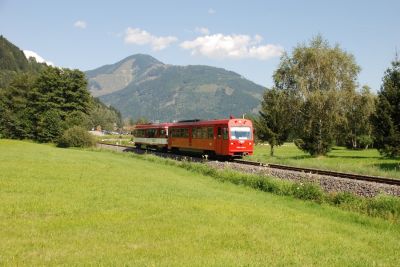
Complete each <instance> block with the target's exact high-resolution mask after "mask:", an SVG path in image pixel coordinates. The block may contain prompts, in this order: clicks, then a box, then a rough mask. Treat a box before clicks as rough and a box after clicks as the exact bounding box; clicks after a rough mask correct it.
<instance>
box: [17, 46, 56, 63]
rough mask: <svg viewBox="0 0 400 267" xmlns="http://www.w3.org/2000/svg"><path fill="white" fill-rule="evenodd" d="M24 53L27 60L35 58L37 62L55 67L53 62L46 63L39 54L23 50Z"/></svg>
mask: <svg viewBox="0 0 400 267" xmlns="http://www.w3.org/2000/svg"><path fill="white" fill-rule="evenodd" d="M23 52H24V54H25V57H26V58H27V59H29V58H30V57H33V58H34V59H36V62H39V63H46V64H47V65H50V66H54V64H53V62H50V61H46V60H45V59H44V58H42V57H41V56H39V55H38V54H37V53H35V52H33V51H29V50H23Z"/></svg>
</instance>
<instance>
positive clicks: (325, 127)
mask: <svg viewBox="0 0 400 267" xmlns="http://www.w3.org/2000/svg"><path fill="white" fill-rule="evenodd" d="M336 109H337V102H336V92H334V91H327V92H322V91H314V92H311V93H310V94H309V95H308V98H307V99H306V100H305V101H304V103H303V105H302V106H301V109H300V113H301V116H300V118H299V122H300V124H301V125H302V127H301V128H299V129H298V134H299V136H300V137H301V138H300V139H296V140H295V144H296V146H297V147H298V148H300V149H301V150H303V151H306V152H308V153H310V154H311V155H312V156H318V155H325V154H326V153H328V152H329V151H330V149H331V147H332V146H333V144H334V141H335V133H336V132H335V127H336V123H335V122H336V121H338V118H337V117H338V113H337V112H335V110H336Z"/></svg>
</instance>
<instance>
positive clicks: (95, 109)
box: [89, 98, 122, 131]
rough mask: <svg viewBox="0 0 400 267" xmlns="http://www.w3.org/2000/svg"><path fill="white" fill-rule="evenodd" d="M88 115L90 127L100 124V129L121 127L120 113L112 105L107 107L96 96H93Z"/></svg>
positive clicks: (109, 129)
mask: <svg viewBox="0 0 400 267" xmlns="http://www.w3.org/2000/svg"><path fill="white" fill-rule="evenodd" d="M89 115H90V124H91V128H96V127H98V126H100V128H101V129H102V130H108V131H112V130H114V128H121V127H122V118H121V113H120V112H119V111H118V110H116V109H115V108H114V107H111V106H110V107H107V106H106V105H105V104H103V103H102V102H101V101H100V100H99V99H97V98H94V101H93V104H92V109H91V111H90V114H89Z"/></svg>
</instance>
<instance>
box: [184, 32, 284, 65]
mask: <svg viewBox="0 0 400 267" xmlns="http://www.w3.org/2000/svg"><path fill="white" fill-rule="evenodd" d="M261 41H262V37H261V36H260V35H255V36H254V37H253V38H252V37H251V36H249V35H236V34H233V35H223V34H213V35H205V36H200V37H197V38H196V39H194V40H192V41H185V42H182V43H181V44H180V46H181V47H182V48H183V49H186V50H191V53H192V55H203V56H207V57H209V58H232V59H242V58H256V59H259V60H267V59H270V58H273V57H278V56H281V55H282V53H283V51H284V49H283V47H281V46H279V45H273V44H266V45H260V43H261Z"/></svg>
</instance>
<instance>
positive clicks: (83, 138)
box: [57, 126, 96, 147]
mask: <svg viewBox="0 0 400 267" xmlns="http://www.w3.org/2000/svg"><path fill="white" fill-rule="evenodd" d="M95 144H96V140H95V138H94V137H93V136H92V135H91V134H90V133H88V132H87V131H86V130H85V129H84V128H82V127H79V126H74V127H72V128H69V129H68V130H66V131H65V132H64V133H63V135H62V136H61V137H60V138H59V139H58V142H57V146H58V147H91V146H94V145H95Z"/></svg>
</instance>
